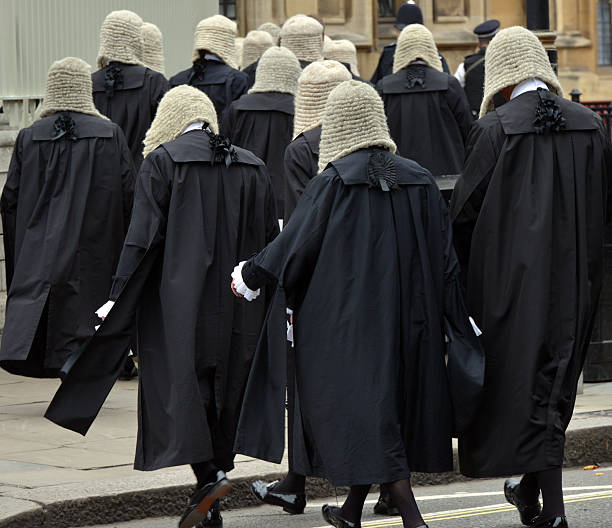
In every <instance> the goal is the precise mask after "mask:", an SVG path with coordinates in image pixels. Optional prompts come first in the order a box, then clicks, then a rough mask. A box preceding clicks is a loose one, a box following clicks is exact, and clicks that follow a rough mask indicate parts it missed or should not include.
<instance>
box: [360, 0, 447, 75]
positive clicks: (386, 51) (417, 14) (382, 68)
mask: <svg viewBox="0 0 612 528" xmlns="http://www.w3.org/2000/svg"><path fill="white" fill-rule="evenodd" d="M410 24H423V12H422V11H421V8H420V7H419V6H418V5H416V4H415V3H414V2H413V1H410V2H406V3H404V4H402V5H401V7H400V8H399V10H398V11H397V16H396V17H395V24H394V27H395V32H396V35H397V36H398V37H399V36H400V33H401V31H402V29H404V28H405V27H406V26H409V25H410ZM396 50H397V42H393V43H392V44H387V45H386V46H385V47H384V48H383V52H382V53H381V55H380V59H378V65H377V66H376V70H374V74H373V75H372V78H371V79H370V82H371V83H372V84H374V85H376V83H378V81H380V80H381V79H382V78H383V77H385V76H387V75H391V74H392V73H393V62H394V60H395V51H396ZM438 57H439V59H440V62H441V63H442V71H443V72H444V73H450V68H449V67H448V63H447V62H446V59H445V58H444V57H443V56H442V54H441V53H438Z"/></svg>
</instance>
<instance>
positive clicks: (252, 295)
mask: <svg viewBox="0 0 612 528" xmlns="http://www.w3.org/2000/svg"><path fill="white" fill-rule="evenodd" d="M245 262H246V260H243V261H242V262H241V263H240V264H238V265H237V266H236V267H235V268H234V271H233V272H232V280H233V281H234V289H235V290H236V291H237V292H238V293H239V294H240V295H242V296H243V297H244V298H245V299H246V300H247V301H253V300H255V299H257V297H259V293H260V289H259V288H258V289H257V290H255V291H253V290H251V289H249V287H248V286H247V285H246V284H245V283H244V281H243V280H242V268H243V266H244V264H245Z"/></svg>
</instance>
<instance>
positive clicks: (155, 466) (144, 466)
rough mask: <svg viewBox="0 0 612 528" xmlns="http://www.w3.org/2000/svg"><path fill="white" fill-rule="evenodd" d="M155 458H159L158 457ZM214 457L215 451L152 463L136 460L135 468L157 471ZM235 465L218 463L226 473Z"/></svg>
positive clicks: (218, 466) (218, 467)
mask: <svg viewBox="0 0 612 528" xmlns="http://www.w3.org/2000/svg"><path fill="white" fill-rule="evenodd" d="M155 458H156V459H157V457H155ZM214 459H215V455H214V453H211V454H210V455H205V456H194V455H189V456H185V457H182V456H181V457H176V458H175V459H173V460H168V461H156V462H155V463H150V464H146V463H139V462H136V461H135V462H134V469H135V470H136V471H157V470H159V469H164V468H169V467H178V466H187V465H191V464H199V463H201V462H208V461H209V460H214ZM235 467H236V465H235V464H234V463H233V462H232V463H231V467H230V464H225V465H223V464H221V465H220V464H218V463H217V469H220V470H221V471H224V472H225V473H229V472H230V471H232V470H233V469H234V468H235Z"/></svg>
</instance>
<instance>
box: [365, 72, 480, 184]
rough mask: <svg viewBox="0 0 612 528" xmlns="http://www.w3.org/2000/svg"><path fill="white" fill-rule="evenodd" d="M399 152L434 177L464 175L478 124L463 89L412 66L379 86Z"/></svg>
mask: <svg viewBox="0 0 612 528" xmlns="http://www.w3.org/2000/svg"><path fill="white" fill-rule="evenodd" d="M376 89H377V90H378V93H379V94H380V95H381V97H382V98H383V101H384V103H385V112H386V114H387V123H388V124H389V130H390V132H391V137H392V138H393V141H395V143H396V144H397V149H398V153H399V154H401V155H402V156H405V157H407V158H410V159H413V160H415V161H416V162H418V163H420V164H421V165H422V166H423V167H425V168H426V169H427V170H429V171H430V172H431V173H432V174H433V175H434V176H448V175H454V174H459V173H460V172H461V169H462V168H463V161H464V157H465V147H464V144H465V141H466V139H467V136H468V133H469V131H470V127H471V126H472V123H473V122H474V120H473V118H472V113H471V112H470V107H469V104H468V101H467V98H466V96H465V92H464V91H463V88H462V87H461V85H460V84H459V82H458V81H457V79H455V78H454V77H452V76H451V75H448V74H446V73H443V72H439V71H437V70H435V69H433V68H430V67H429V66H425V65H420V64H412V65H410V66H408V67H407V68H404V69H403V70H400V71H399V72H397V73H395V74H393V75H389V76H387V77H385V78H384V79H382V80H381V81H379V82H378V84H377V85H376Z"/></svg>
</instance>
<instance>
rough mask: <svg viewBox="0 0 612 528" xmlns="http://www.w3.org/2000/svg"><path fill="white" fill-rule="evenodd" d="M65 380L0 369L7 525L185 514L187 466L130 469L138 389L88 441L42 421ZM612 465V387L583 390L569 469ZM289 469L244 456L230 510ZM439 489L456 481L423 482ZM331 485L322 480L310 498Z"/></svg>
mask: <svg viewBox="0 0 612 528" xmlns="http://www.w3.org/2000/svg"><path fill="white" fill-rule="evenodd" d="M58 385H59V381H58V380H34V379H28V378H22V377H17V376H12V375H10V374H7V373H5V372H4V371H0V528H8V527H10V528H13V527H20V528H24V527H29V526H41V525H42V524H44V526H45V527H46V528H50V527H70V526H80V525H86V524H102V523H107V522H115V521H117V522H118V521H122V520H130V519H138V518H145V517H151V516H156V515H176V514H178V513H179V512H180V510H181V508H182V506H183V504H184V501H185V498H186V496H187V495H188V492H189V488H190V487H191V486H192V485H193V483H194V478H193V476H192V473H191V471H190V469H189V468H188V467H179V468H170V469H164V470H159V471H155V472H149V473H142V472H137V471H134V470H133V469H132V460H133V456H134V448H135V443H136V396H137V382H136V381H129V382H125V381H122V382H118V383H117V385H116V386H115V387H114V389H113V390H112V392H111V394H110V396H109V398H108V400H107V402H106V404H105V405H104V407H103V409H102V411H101V412H100V415H99V417H98V419H97V420H96V422H95V423H94V425H93V427H92V428H91V430H90V432H89V433H88V435H87V437H86V438H84V437H81V436H80V435H78V434H76V433H73V432H70V431H67V430H64V429H62V428H60V427H58V426H56V425H55V424H53V423H51V422H49V421H47V420H45V419H44V418H43V414H44V411H45V409H46V407H47V405H48V402H49V401H50V399H51V397H52V396H53V394H54V392H55V390H56V388H57V387H58ZM605 461H612V383H602V384H594V385H585V393H584V394H583V395H581V396H579V397H578V401H577V404H576V412H575V415H574V419H573V420H572V423H571V425H570V433H568V445H567V449H566V463H567V464H568V465H587V464H592V463H603V462H605ZM285 470H286V461H283V463H282V464H280V465H276V464H269V463H266V462H261V461H258V460H253V459H250V458H247V457H244V456H238V457H237V459H236V469H235V470H234V471H233V472H232V473H231V478H232V481H233V482H234V483H235V484H236V486H235V491H234V493H232V494H231V495H230V500H229V501H228V506H230V507H242V506H246V505H249V504H253V499H252V497H251V496H250V492H249V489H248V485H249V483H250V482H251V481H252V480H253V479H254V478H256V477H264V476H265V477H266V478H268V477H271V476H275V475H278V474H280V473H283V472H284V471H285ZM419 477H420V478H418V481H420V482H424V483H436V482H437V483H439V482H444V481H449V480H457V478H461V477H459V476H458V475H456V474H446V475H443V476H434V477H424V476H419ZM332 490H333V488H331V487H330V486H329V485H327V484H326V483H325V482H324V481H321V480H320V479H316V480H314V481H313V482H312V483H311V486H310V489H309V493H310V495H311V496H313V497H314V496H319V497H321V496H329V495H331V494H333V492H332Z"/></svg>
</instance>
